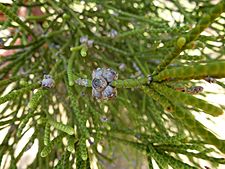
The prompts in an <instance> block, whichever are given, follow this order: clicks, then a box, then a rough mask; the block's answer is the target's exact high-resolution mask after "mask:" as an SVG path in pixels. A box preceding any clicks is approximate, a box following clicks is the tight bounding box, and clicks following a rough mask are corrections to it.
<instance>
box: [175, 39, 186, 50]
mask: <svg viewBox="0 0 225 169" xmlns="http://www.w3.org/2000/svg"><path fill="white" fill-rule="evenodd" d="M185 43H186V39H185V38H184V37H179V38H178V40H177V46H178V47H179V48H180V49H181V48H182V47H183V46H184V45H185Z"/></svg>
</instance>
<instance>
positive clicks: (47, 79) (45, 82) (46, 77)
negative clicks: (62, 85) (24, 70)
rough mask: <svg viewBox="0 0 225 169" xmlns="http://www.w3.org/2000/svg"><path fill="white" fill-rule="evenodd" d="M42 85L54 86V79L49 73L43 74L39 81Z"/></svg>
mask: <svg viewBox="0 0 225 169" xmlns="http://www.w3.org/2000/svg"><path fill="white" fill-rule="evenodd" d="M41 86H42V87H47V88H53V87H54V86H55V81H54V80H53V79H52V76H50V75H44V79H43V80H42V82H41Z"/></svg>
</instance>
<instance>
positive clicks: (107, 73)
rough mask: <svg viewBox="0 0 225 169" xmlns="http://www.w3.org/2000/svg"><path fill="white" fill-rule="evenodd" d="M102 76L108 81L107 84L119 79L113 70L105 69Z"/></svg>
mask: <svg viewBox="0 0 225 169" xmlns="http://www.w3.org/2000/svg"><path fill="white" fill-rule="evenodd" d="M102 76H103V77H104V78H105V79H106V80H107V82H109V83H110V82H112V81H113V80H116V79H117V78H118V74H117V73H116V71H114V70H113V69H110V68H109V69H104V70H103V73H102Z"/></svg>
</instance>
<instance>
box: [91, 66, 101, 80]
mask: <svg viewBox="0 0 225 169" xmlns="http://www.w3.org/2000/svg"><path fill="white" fill-rule="evenodd" d="M102 72H103V70H102V69H101V68H97V69H96V70H94V71H93V72H92V79H94V78H97V77H100V76H102Z"/></svg>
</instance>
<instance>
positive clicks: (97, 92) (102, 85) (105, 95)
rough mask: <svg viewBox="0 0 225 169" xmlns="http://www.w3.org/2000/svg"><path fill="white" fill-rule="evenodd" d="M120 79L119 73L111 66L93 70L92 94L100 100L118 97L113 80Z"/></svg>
mask: <svg viewBox="0 0 225 169" xmlns="http://www.w3.org/2000/svg"><path fill="white" fill-rule="evenodd" d="M117 79H118V74H117V73H116V71H114V70H113V69H111V68H108V69H106V68H97V69H96V70H94V71H93V72H92V96H93V97H94V98H96V99H98V100H107V99H111V98H114V97H116V95H117V90H116V88H115V87H113V86H111V85H110V84H111V82H113V81H114V80H117Z"/></svg>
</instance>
